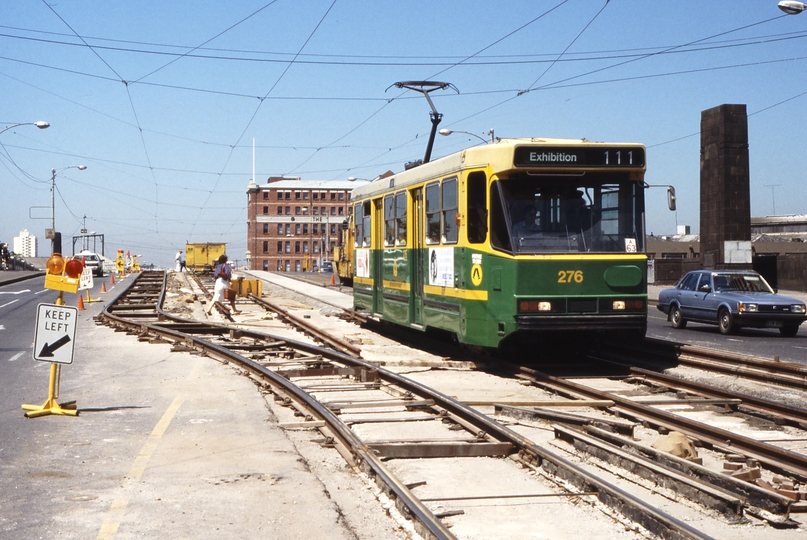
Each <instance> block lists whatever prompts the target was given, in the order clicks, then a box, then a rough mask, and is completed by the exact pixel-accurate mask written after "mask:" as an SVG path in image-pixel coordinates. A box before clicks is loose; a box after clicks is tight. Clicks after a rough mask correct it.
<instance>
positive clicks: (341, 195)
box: [339, 191, 345, 201]
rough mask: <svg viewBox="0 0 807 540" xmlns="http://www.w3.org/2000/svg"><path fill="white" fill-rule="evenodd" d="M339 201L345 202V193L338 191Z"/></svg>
mask: <svg viewBox="0 0 807 540" xmlns="http://www.w3.org/2000/svg"><path fill="white" fill-rule="evenodd" d="M339 200H340V201H344V200H345V192H344V191H340V192H339Z"/></svg>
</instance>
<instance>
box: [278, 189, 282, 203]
mask: <svg viewBox="0 0 807 540" xmlns="http://www.w3.org/2000/svg"><path fill="white" fill-rule="evenodd" d="M277 200H278V201H282V200H283V192H282V191H278V192H277Z"/></svg>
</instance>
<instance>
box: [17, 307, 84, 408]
mask: <svg viewBox="0 0 807 540" xmlns="http://www.w3.org/2000/svg"><path fill="white" fill-rule="evenodd" d="M77 324H78V309H76V308H74V307H71V306H64V305H59V304H39V306H38V307H37V312H36V336H35V338H34V360H39V361H42V362H51V365H50V382H49V384H48V400H47V401H46V402H45V403H44V404H42V405H23V406H22V408H23V409H25V410H26V411H28V412H27V413H25V416H26V417H27V418H36V417H37V416H45V415H48V414H57V415H65V416H78V411H77V410H76V402H75V401H73V402H70V403H62V404H59V403H57V402H56V398H58V397H59V374H60V370H59V367H60V366H61V364H72V363H73V347H74V344H75V338H76V326H77Z"/></svg>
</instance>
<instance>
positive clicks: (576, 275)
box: [558, 270, 583, 283]
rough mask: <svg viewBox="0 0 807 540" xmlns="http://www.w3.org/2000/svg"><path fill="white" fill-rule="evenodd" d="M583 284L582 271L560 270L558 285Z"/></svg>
mask: <svg viewBox="0 0 807 540" xmlns="http://www.w3.org/2000/svg"><path fill="white" fill-rule="evenodd" d="M572 281H574V282H575V283H583V271H582V270H560V271H559V272H558V283H571V282H572Z"/></svg>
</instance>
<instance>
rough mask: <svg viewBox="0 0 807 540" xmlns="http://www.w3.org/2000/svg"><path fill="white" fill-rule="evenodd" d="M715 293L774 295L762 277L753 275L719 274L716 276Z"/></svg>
mask: <svg viewBox="0 0 807 540" xmlns="http://www.w3.org/2000/svg"><path fill="white" fill-rule="evenodd" d="M714 285H715V291H717V292H727V291H739V292H766V293H771V294H773V290H772V289H771V287H770V285H768V283H767V282H766V281H765V280H764V279H762V277H761V276H756V275H753V274H718V275H716V276H714Z"/></svg>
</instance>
